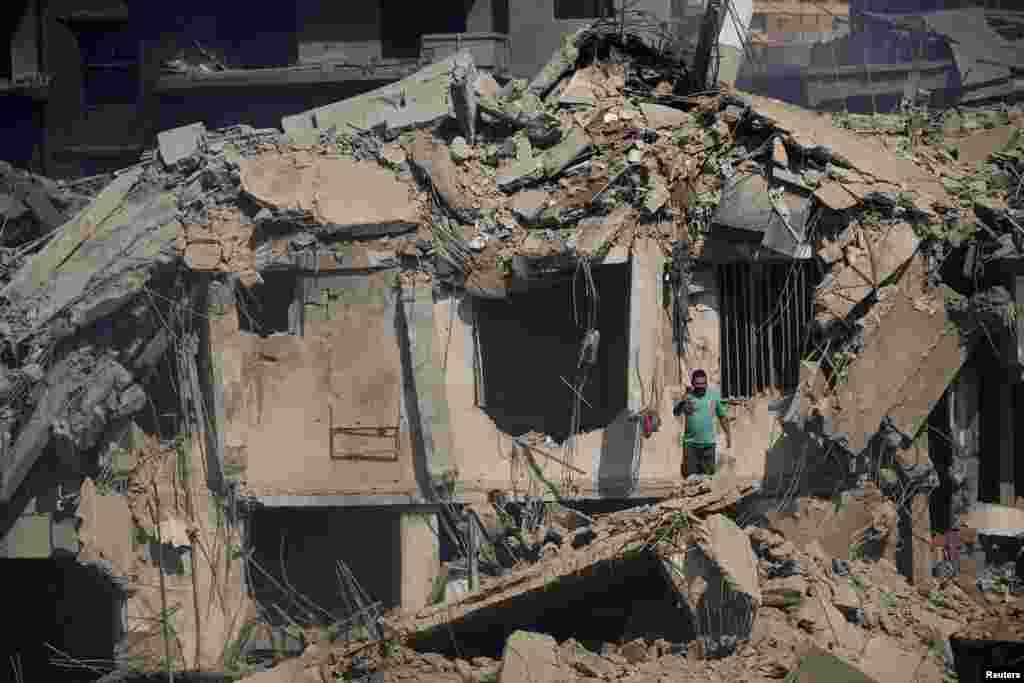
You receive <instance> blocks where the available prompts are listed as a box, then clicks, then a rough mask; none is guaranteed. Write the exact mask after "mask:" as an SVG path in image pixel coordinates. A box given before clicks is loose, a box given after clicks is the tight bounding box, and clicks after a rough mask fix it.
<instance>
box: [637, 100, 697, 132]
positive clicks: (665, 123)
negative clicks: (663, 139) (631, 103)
mask: <svg viewBox="0 0 1024 683" xmlns="http://www.w3.org/2000/svg"><path fill="white" fill-rule="evenodd" d="M640 111H641V112H643V115H644V118H645V119H647V126H648V127H650V128H653V129H654V130H659V129H662V128H671V129H673V130H674V129H678V128H694V127H696V125H697V119H696V117H695V116H694V115H693V114H690V113H689V112H685V111H680V110H678V109H675V108H674V107H666V106H665V105H663V104H651V103H649V102H642V103H641V104H640Z"/></svg>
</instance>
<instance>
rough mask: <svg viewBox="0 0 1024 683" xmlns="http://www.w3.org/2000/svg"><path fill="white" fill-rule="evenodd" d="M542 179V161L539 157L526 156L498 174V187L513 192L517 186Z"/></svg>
mask: <svg viewBox="0 0 1024 683" xmlns="http://www.w3.org/2000/svg"><path fill="white" fill-rule="evenodd" d="M543 179H544V162H543V161H542V160H541V159H537V158H534V157H527V158H524V159H517V160H516V161H515V162H514V163H513V164H512V165H511V166H509V167H508V168H507V169H506V170H505V172H504V173H502V174H501V175H499V176H498V178H497V181H496V182H497V184H498V187H499V188H501V189H502V190H505V191H506V192H514V191H515V190H518V189H519V188H521V187H523V186H525V185H529V184H531V183H536V182H538V181H540V180H543Z"/></svg>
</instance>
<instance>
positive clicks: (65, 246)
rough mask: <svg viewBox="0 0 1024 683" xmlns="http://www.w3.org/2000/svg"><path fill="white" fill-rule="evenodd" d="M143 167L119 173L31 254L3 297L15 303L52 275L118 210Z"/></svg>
mask: <svg viewBox="0 0 1024 683" xmlns="http://www.w3.org/2000/svg"><path fill="white" fill-rule="evenodd" d="M141 175H142V169H134V170H132V171H129V172H127V173H124V174H122V175H120V176H118V177H117V178H116V179H115V180H114V181H113V182H111V183H110V184H109V185H107V186H106V187H105V188H104V189H103V190H102V191H101V192H100V194H99V195H98V196H97V197H96V199H95V200H94V201H93V202H92V204H90V205H89V206H88V207H87V208H86V209H84V210H83V211H82V212H81V213H80V214H78V216H76V217H75V218H74V219H73V220H72V221H71V222H69V223H68V224H67V225H65V226H64V228H63V230H61V234H60V235H58V236H57V237H56V238H55V239H54V240H53V241H52V242H50V243H49V244H48V245H46V248H45V249H43V250H42V251H40V252H39V253H38V254H36V255H35V256H33V257H32V259H31V260H30V261H29V262H28V263H27V264H26V265H25V266H24V267H22V268H21V269H20V270H19V271H18V273H17V274H16V275H15V276H14V278H13V279H12V280H11V281H10V282H9V283H8V284H7V286H6V287H4V289H3V297H4V298H5V299H7V300H9V301H10V302H11V303H12V304H17V303H18V302H19V301H21V300H23V299H25V298H27V297H29V296H31V295H32V294H33V293H35V292H36V291H38V290H39V289H40V288H41V287H42V286H43V285H44V284H45V283H46V282H47V281H49V280H50V279H52V278H53V276H54V273H55V271H56V269H57V268H59V267H60V265H61V264H62V263H63V262H64V261H66V260H67V259H68V258H69V257H70V256H71V255H72V254H73V253H74V252H75V250H77V249H78V247H79V245H81V243H82V242H84V241H85V240H87V239H89V238H90V237H91V232H92V230H94V229H95V228H94V227H93V226H97V225H100V224H102V223H103V222H104V221H106V220H107V219H108V218H109V217H110V216H111V215H112V214H113V213H114V212H115V211H117V210H118V209H119V208H120V206H121V203H122V202H123V201H124V198H125V197H126V196H127V195H128V192H129V191H130V190H131V189H132V187H134V186H135V184H136V183H137V182H138V180H139V178H140V176H141Z"/></svg>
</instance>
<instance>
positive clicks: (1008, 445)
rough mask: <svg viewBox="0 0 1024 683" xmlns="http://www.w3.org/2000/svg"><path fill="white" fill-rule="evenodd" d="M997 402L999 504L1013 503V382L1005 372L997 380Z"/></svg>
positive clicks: (1014, 491) (1014, 489) (1014, 490)
mask: <svg viewBox="0 0 1024 683" xmlns="http://www.w3.org/2000/svg"><path fill="white" fill-rule="evenodd" d="M997 385H998V391H999V403H998V405H997V407H996V410H998V411H999V464H998V467H999V504H1000V505H1013V499H1014V497H1015V496H1016V488H1015V485H1014V466H1013V455H1014V437H1015V436H1016V435H1015V434H1014V430H1015V427H1016V425H1015V424H1014V419H1013V412H1014V411H1013V382H1012V381H1011V380H1010V378H1009V377H1007V376H1006V375H1005V374H1004V375H1003V376H1002V378H1001V381H998V382H997Z"/></svg>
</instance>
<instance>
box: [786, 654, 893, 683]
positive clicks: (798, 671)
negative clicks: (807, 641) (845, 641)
mask: <svg viewBox="0 0 1024 683" xmlns="http://www.w3.org/2000/svg"><path fill="white" fill-rule="evenodd" d="M786 680H787V681H791V682H792V683H838V682H839V681H843V683H879V681H876V680H875V679H873V678H871V677H870V676H868V675H867V674H865V673H864V672H863V671H861V670H860V669H858V668H856V667H854V666H853V665H851V664H850V663H849V662H846V661H843V660H842V659H840V658H839V657H837V656H835V655H834V654H832V653H831V652H827V651H826V650H823V649H821V648H819V647H813V646H812V647H809V648H807V649H805V650H804V652H803V654H802V655H801V657H800V659H799V662H798V663H797V666H796V668H795V669H794V670H793V672H792V673H791V674H790V676H788V677H787V678H786ZM907 680H913V679H907Z"/></svg>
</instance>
